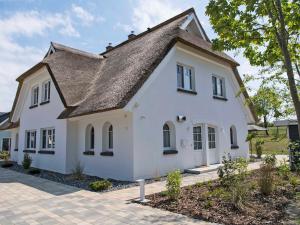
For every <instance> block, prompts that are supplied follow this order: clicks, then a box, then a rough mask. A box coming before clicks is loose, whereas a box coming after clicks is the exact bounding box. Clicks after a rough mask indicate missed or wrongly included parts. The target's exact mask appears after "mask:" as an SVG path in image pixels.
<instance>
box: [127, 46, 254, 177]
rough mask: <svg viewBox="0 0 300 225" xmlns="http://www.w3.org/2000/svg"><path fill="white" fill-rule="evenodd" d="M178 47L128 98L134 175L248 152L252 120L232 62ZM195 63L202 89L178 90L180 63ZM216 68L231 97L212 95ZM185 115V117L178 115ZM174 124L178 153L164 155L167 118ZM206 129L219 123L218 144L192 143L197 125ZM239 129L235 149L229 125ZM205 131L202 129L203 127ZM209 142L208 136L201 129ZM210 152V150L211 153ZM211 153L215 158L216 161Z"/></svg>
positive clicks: (158, 172) (198, 86)
mask: <svg viewBox="0 0 300 225" xmlns="http://www.w3.org/2000/svg"><path fill="white" fill-rule="evenodd" d="M179 47H180V46H177V47H176V48H173V49H172V50H171V51H170V52H169V54H168V55H167V56H166V57H165V59H164V60H163V61H162V63H161V64H160V65H159V66H158V67H157V68H156V70H155V71H154V73H153V74H152V75H151V77H150V78H149V79H148V80H147V81H146V83H145V84H144V86H143V87H142V88H141V89H140V91H139V92H138V94H137V95H136V96H135V97H134V98H133V99H132V100H131V102H130V103H129V104H128V106H127V108H128V110H132V111H133V134H134V135H133V136H134V144H133V146H134V179H138V178H147V177H156V176H160V175H164V174H165V173H166V172H168V171H170V170H174V169H187V168H193V167H195V166H199V165H204V164H208V163H215V162H220V161H221V158H222V156H224V155H226V154H227V153H230V154H231V155H232V156H233V157H238V156H242V157H248V144H247V142H246V141H245V139H246V136H247V123H248V122H249V116H248V115H247V111H246V107H245V106H244V105H243V102H242V101H241V99H239V97H236V94H237V92H238V85H237V82H236V81H235V80H234V74H233V72H232V70H231V68H230V67H229V66H224V65H220V64H217V63H212V62H210V61H207V58H208V57H205V56H201V57H198V56H195V55H194V54H192V53H190V52H186V51H184V50H183V49H181V48H179ZM177 63H182V64H185V65H188V66H192V67H193V68H194V70H195V83H196V92H197V95H192V94H188V93H182V92H178V91H177V72H176V70H177V69H176V64H177ZM212 74H216V75H220V76H223V77H224V78H225V84H226V97H227V99H228V101H222V100H217V99H213V93H212ZM177 115H184V116H186V118H187V120H186V121H185V122H177V121H176V116H177ZM167 121H170V122H172V123H173V124H174V125H175V130H176V149H177V150H178V154H174V155H163V132H162V127H163V124H164V123H165V122H167ZM195 124H201V125H202V127H203V130H205V129H206V130H207V127H208V126H214V127H215V128H216V130H217V150H216V151H215V152H213V151H210V149H207V147H206V149H205V147H204V148H203V150H198V151H196V150H194V149H193V135H192V132H193V126H194V125H195ZM232 125H234V126H235V127H236V130H237V144H238V145H239V149H234V150H233V149H231V144H230V134H229V130H230V126H232ZM202 132H203V131H202ZM202 140H203V143H204V145H205V144H206V146H207V136H204V135H202ZM207 155H208V156H207ZM212 158H215V161H214V162H212V160H211V159H212Z"/></svg>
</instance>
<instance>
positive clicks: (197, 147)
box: [193, 125, 205, 167]
mask: <svg viewBox="0 0 300 225" xmlns="http://www.w3.org/2000/svg"><path fill="white" fill-rule="evenodd" d="M193 142H194V143H193V145H194V161H195V167H199V166H202V165H204V164H205V159H204V157H205V153H204V149H203V127H202V126H201V125H195V126H194V127H193Z"/></svg>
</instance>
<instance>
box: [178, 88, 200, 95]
mask: <svg viewBox="0 0 300 225" xmlns="http://www.w3.org/2000/svg"><path fill="white" fill-rule="evenodd" d="M177 91H179V92H183V93H187V94H192V95H197V92H196V91H193V90H186V89H183V88H177Z"/></svg>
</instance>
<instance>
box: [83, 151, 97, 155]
mask: <svg viewBox="0 0 300 225" xmlns="http://www.w3.org/2000/svg"><path fill="white" fill-rule="evenodd" d="M83 154H84V155H95V152H94V151H91V150H90V151H84V152H83Z"/></svg>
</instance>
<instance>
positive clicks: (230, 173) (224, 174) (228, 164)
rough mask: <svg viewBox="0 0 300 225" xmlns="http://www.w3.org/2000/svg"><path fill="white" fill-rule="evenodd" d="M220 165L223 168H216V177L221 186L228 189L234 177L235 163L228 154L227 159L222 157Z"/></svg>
mask: <svg viewBox="0 0 300 225" xmlns="http://www.w3.org/2000/svg"><path fill="white" fill-rule="evenodd" d="M222 163H223V166H221V167H219V168H218V176H219V178H220V182H221V184H222V185H223V186H224V187H225V188H229V187H230V185H231V184H232V183H233V179H234V175H235V172H236V168H235V163H234V161H233V160H232V158H231V156H230V154H228V158H226V157H225V156H223V160H222Z"/></svg>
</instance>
